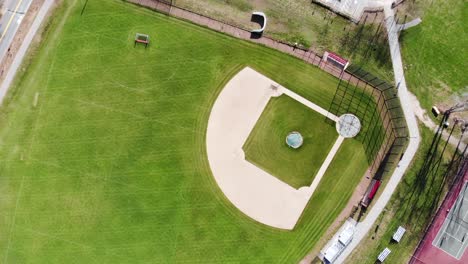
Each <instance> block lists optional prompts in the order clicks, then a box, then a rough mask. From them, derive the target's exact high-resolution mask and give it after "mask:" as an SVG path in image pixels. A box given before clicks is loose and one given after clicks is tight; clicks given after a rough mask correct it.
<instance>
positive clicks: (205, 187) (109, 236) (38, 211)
mask: <svg viewBox="0 0 468 264" xmlns="http://www.w3.org/2000/svg"><path fill="white" fill-rule="evenodd" d="M81 4H82V1H63V3H62V6H61V7H60V8H59V9H58V10H57V11H56V13H54V16H53V19H52V22H51V24H50V25H48V27H47V31H46V33H45V34H44V35H43V36H42V39H43V42H42V44H41V45H40V46H39V47H38V51H37V52H35V53H34V54H32V55H34V56H33V57H31V59H30V62H29V64H28V65H24V66H23V68H24V69H25V70H23V71H21V74H20V75H21V76H20V78H19V79H18V80H17V82H16V84H15V85H14V87H12V89H11V90H10V92H9V94H8V98H6V100H5V103H4V105H3V106H2V107H1V109H0V144H1V148H0V159H1V162H0V212H1V214H0V262H3V263H135V262H152V263H174V262H192V263H297V262H298V260H300V259H301V258H302V257H303V256H304V255H305V254H306V253H307V252H308V251H309V250H310V249H311V248H312V247H313V246H314V245H315V244H316V242H317V241H318V240H319V238H320V236H321V235H322V234H323V233H324V231H325V230H326V229H327V227H328V226H329V225H330V224H331V223H332V222H333V220H334V219H335V218H336V216H337V215H338V214H339V213H340V211H341V209H342V208H343V207H344V206H345V205H346V203H347V201H348V199H349V197H350V196H351V194H352V192H353V191H354V186H356V184H357V183H358V182H359V180H360V178H361V177H362V175H363V174H364V172H365V170H366V167H367V161H366V156H365V154H364V151H363V149H362V145H361V143H360V142H359V141H356V140H346V141H345V142H344V143H343V145H342V146H341V150H340V152H339V153H338V154H337V158H336V159H335V160H334V161H333V162H332V164H331V166H330V168H329V170H328V171H327V173H326V175H325V176H324V178H323V180H322V182H321V184H320V186H319V188H318V189H317V190H316V193H315V194H314V196H313V197H312V199H311V202H310V204H309V205H308V207H307V208H306V209H305V211H304V214H303V216H302V218H301V220H300V221H299V223H298V225H297V227H296V229H295V230H294V231H290V232H286V231H282V230H277V229H273V228H269V227H266V226H264V225H262V224H259V223H257V222H255V221H253V220H251V219H250V218H248V217H246V216H245V215H243V214H242V213H240V212H239V211H238V210H237V209H236V208H234V207H233V206H232V205H231V204H230V203H229V202H228V201H227V200H226V199H225V197H224V195H223V194H222V193H221V191H220V190H219V188H218V187H217V185H216V183H215V181H214V178H213V176H212V174H211V171H210V168H209V164H208V161H207V158H206V149H205V148H206V146H205V136H206V127H207V122H208V117H209V113H210V110H211V107H212V105H213V103H214V101H215V99H216V97H217V95H218V93H219V92H220V90H221V88H222V87H223V86H224V84H225V83H226V82H227V80H229V79H230V78H231V77H232V76H233V75H234V74H235V73H237V71H239V70H240V69H241V68H243V67H244V66H246V65H249V66H251V67H253V68H255V69H256V70H258V71H260V72H262V73H264V74H266V75H267V76H269V77H270V78H272V79H274V80H275V81H277V82H279V83H281V84H282V85H284V86H286V87H288V88H290V89H291V90H293V91H295V92H297V93H299V94H301V95H302V96H304V97H306V98H308V99H309V100H311V101H313V102H316V103H317V104H319V105H320V106H322V107H324V108H327V107H328V106H329V104H330V102H331V100H332V97H333V93H334V92H335V87H336V85H337V80H336V79H335V78H334V77H332V76H330V75H328V74H326V73H324V72H322V71H320V70H318V69H317V68H315V67H312V66H310V65H307V64H304V63H302V62H301V61H299V60H297V59H295V58H293V57H290V56H287V55H285V54H282V53H279V52H276V51H273V50H271V49H267V48H264V47H261V46H258V45H254V44H252V43H248V42H244V41H239V40H236V39H233V38H230V37H227V36H225V35H222V34H218V33H215V32H212V31H210V30H207V29H204V28H200V27H197V26H194V25H191V24H189V23H186V22H183V21H179V20H176V19H172V18H170V17H167V16H165V15H160V14H157V13H153V12H151V11H148V10H145V9H143V8H138V7H135V6H133V5H130V4H125V3H123V2H121V1H113V0H101V1H89V2H88V5H87V8H86V11H85V13H84V14H83V16H80V12H81V7H82V6H81ZM136 32H140V33H146V34H149V35H150V36H151V39H152V43H151V46H150V47H149V48H148V49H145V48H144V47H143V46H137V47H135V48H134V47H133V38H134V34H135V33H136ZM36 96H38V97H37V98H38V101H37V106H34V105H33V102H34V101H35V97H36ZM351 156H352V157H353V162H349V157H351Z"/></svg>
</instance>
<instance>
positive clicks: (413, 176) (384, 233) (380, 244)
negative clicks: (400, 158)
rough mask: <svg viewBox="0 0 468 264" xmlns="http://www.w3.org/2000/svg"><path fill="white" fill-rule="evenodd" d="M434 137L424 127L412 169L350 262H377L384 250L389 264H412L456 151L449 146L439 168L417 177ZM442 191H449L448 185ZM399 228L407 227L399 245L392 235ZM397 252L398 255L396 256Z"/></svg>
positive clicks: (441, 146)
mask: <svg viewBox="0 0 468 264" xmlns="http://www.w3.org/2000/svg"><path fill="white" fill-rule="evenodd" d="M433 137H434V133H433V132H432V131H430V130H429V129H427V128H425V127H421V139H422V140H421V145H420V147H419V151H418V152H417V154H416V156H415V159H414V160H413V163H412V165H411V167H410V169H409V170H408V171H407V172H406V174H405V176H404V178H403V179H402V181H401V183H400V184H399V185H398V187H397V189H396V191H395V192H394V193H393V195H392V198H391V200H390V202H389V203H388V205H387V206H386V208H385V210H384V212H383V213H382V214H381V215H380V216H379V218H378V219H377V221H376V223H375V224H374V226H373V227H372V228H371V229H370V230H371V231H370V232H369V234H368V235H367V236H366V237H365V238H364V239H363V241H362V242H361V244H360V246H359V250H358V251H354V252H353V254H352V255H351V257H350V258H349V263H356V264H358V263H359V264H361V263H369V264H370V263H375V259H376V257H377V256H378V254H379V253H380V252H381V251H382V250H383V249H384V248H385V247H388V248H390V250H392V254H390V255H389V257H388V259H387V260H386V261H388V262H389V263H407V262H408V261H409V259H410V258H411V255H412V254H413V252H414V250H415V248H416V246H417V244H418V242H419V240H420V239H421V237H422V235H423V233H424V230H425V228H426V226H427V225H428V224H429V222H430V220H431V216H432V213H433V212H434V211H433V210H434V208H432V206H433V201H434V200H435V199H436V198H437V197H438V194H439V192H438V191H439V187H440V186H444V184H447V182H448V181H447V182H445V183H444V182H443V179H444V172H445V170H446V169H447V166H448V162H449V161H450V159H451V158H452V154H453V149H450V146H449V147H448V150H447V151H446V152H445V153H444V155H443V158H442V162H441V165H440V167H439V169H438V170H432V171H431V172H430V173H428V174H427V176H425V177H424V178H422V177H419V178H418V173H419V171H420V169H421V168H422V166H423V163H424V161H425V160H426V159H427V158H428V157H427V156H426V154H427V151H428V150H429V148H430V146H431V143H432V140H433ZM444 144H445V143H443V141H442V142H441V143H440V144H439V147H438V153H439V155H438V156H437V158H435V159H434V162H433V163H434V164H435V163H436V161H437V160H438V159H439V157H440V153H441V149H442V148H443V146H444ZM443 190H444V191H445V190H446V186H444V188H443ZM441 197H443V196H441ZM377 225H378V226H379V227H377ZM400 225H401V226H404V227H405V228H406V229H407V232H406V233H405V235H404V237H403V239H402V240H401V241H400V243H390V241H391V237H392V236H393V233H394V232H395V231H396V230H397V228H398V226H400ZM375 230H377V232H375ZM373 237H374V238H373ZM394 252H395V253H397V254H393V253H394Z"/></svg>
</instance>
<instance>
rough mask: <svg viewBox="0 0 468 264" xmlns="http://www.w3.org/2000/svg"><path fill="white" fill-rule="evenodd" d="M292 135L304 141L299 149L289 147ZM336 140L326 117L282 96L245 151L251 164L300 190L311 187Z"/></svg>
mask: <svg viewBox="0 0 468 264" xmlns="http://www.w3.org/2000/svg"><path fill="white" fill-rule="evenodd" d="M292 131H298V132H299V133H301V135H302V137H303V138H304V143H303V145H302V146H301V147H300V148H298V149H293V148H291V147H289V146H288V145H287V144H286V136H287V135H288V134H289V133H290V132H292ZM337 137H338V133H337V132H336V129H335V128H334V127H333V126H332V125H331V124H329V123H328V122H325V117H324V116H323V115H321V114H319V113H317V112H315V111H314V110H312V109H310V108H308V107H307V106H305V105H303V104H301V103H300V102H298V101H296V100H294V99H292V98H290V97H288V96H286V95H282V96H280V97H277V98H275V97H273V98H271V99H270V102H269V103H268V105H267V107H266V108H265V110H264V111H263V113H262V115H261V116H260V119H259V120H258V122H257V124H256V125H255V128H254V129H253V131H252V132H251V133H250V135H249V138H248V139H247V141H246V143H245V145H244V147H243V149H244V152H245V157H246V159H247V160H248V161H249V162H251V163H253V164H255V165H257V166H259V167H261V168H262V169H263V170H265V171H267V172H269V173H270V174H272V175H274V176H276V177H277V178H278V179H280V180H282V181H283V182H285V183H287V184H289V185H291V186H292V187H294V188H296V189H298V188H299V187H302V186H309V185H310V184H311V183H312V181H313V180H314V177H315V174H317V172H318V170H319V169H320V166H321V165H322V163H323V161H324V160H325V158H326V157H327V155H328V152H329V151H330V149H331V148H332V146H333V143H335V140H336V138H337Z"/></svg>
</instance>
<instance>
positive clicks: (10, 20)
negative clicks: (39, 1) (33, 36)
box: [0, 0, 32, 61]
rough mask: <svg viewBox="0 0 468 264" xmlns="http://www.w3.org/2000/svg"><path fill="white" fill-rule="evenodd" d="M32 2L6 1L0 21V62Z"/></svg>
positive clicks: (26, 0) (20, 0)
mask: <svg viewBox="0 0 468 264" xmlns="http://www.w3.org/2000/svg"><path fill="white" fill-rule="evenodd" d="M31 2H32V0H6V1H5V5H4V7H3V9H4V10H5V12H4V14H3V16H2V18H1V19H0V61H2V59H3V58H4V56H6V55H7V53H8V48H9V47H10V44H11V42H12V41H13V38H14V37H15V34H16V32H17V31H18V28H19V26H20V24H21V21H22V20H23V17H24V15H25V14H26V12H27V11H28V9H29V7H30V6H31Z"/></svg>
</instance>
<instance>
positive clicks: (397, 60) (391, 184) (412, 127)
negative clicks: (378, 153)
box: [335, 5, 421, 263]
mask: <svg viewBox="0 0 468 264" xmlns="http://www.w3.org/2000/svg"><path fill="white" fill-rule="evenodd" d="M384 12H385V17H386V28H387V34H388V40H389V45H390V53H391V57H392V64H393V72H394V75H395V83H400V87H399V89H398V97H399V99H400V102H401V105H402V108H403V113H404V116H405V119H406V123H407V125H408V130H409V144H408V147H407V149H406V151H405V153H404V154H403V156H402V158H401V160H400V162H399V163H398V166H397V168H396V169H395V171H394V172H393V174H392V176H391V178H390V179H389V181H388V183H387V185H386V186H385V189H384V190H383V192H382V194H381V195H380V197H379V199H378V200H377V201H375V204H374V206H373V207H372V209H371V210H370V211H369V213H368V215H367V217H366V218H365V219H364V221H362V222H360V223H358V224H357V226H356V233H355V235H354V238H353V241H352V242H351V244H350V245H349V246H348V247H347V248H346V249H345V251H344V252H343V253H342V254H341V255H340V257H339V258H338V259H337V261H336V262H335V263H343V262H344V261H345V259H346V257H348V256H349V254H350V253H351V252H352V251H353V250H354V249H355V248H356V247H357V246H358V245H359V243H360V242H361V240H362V239H363V238H364V237H365V236H366V235H367V233H368V232H369V230H370V229H371V227H372V226H373V225H374V223H375V221H376V220H377V217H378V216H379V215H380V214H381V213H382V211H383V209H384V208H385V206H386V205H387V203H388V201H389V200H390V198H391V196H392V194H393V192H394V191H395V189H396V187H397V186H398V184H399V183H400V180H401V179H402V177H403V175H404V173H405V171H406V169H407V168H408V166H409V165H410V163H411V161H412V160H413V157H414V155H415V154H416V152H417V150H418V147H419V143H420V140H421V139H420V136H419V130H418V123H417V121H416V117H415V115H414V112H413V106H412V104H411V100H410V99H409V96H408V88H407V86H406V81H405V76H404V71H403V63H402V59H401V53H400V44H399V42H398V31H399V27H398V26H397V25H396V22H395V17H394V13H393V10H392V9H391V8H390V5H386V6H385V7H384Z"/></svg>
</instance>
